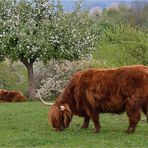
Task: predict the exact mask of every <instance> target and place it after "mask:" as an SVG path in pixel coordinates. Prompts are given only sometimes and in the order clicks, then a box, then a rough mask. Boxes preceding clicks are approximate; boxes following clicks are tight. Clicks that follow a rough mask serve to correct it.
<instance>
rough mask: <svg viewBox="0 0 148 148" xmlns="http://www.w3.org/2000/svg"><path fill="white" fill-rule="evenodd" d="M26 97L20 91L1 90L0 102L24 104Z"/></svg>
mask: <svg viewBox="0 0 148 148" xmlns="http://www.w3.org/2000/svg"><path fill="white" fill-rule="evenodd" d="M26 100H27V99H26V97H25V96H24V95H23V94H22V93H21V92H20V91H9V90H4V89H0V102H23V101H26Z"/></svg>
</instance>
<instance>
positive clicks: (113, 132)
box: [0, 102, 148, 148]
mask: <svg viewBox="0 0 148 148" xmlns="http://www.w3.org/2000/svg"><path fill="white" fill-rule="evenodd" d="M47 112H48V107H46V106H44V105H43V104H41V103H40V102H25V103H1V104H0V148H9V147H10V148H16V147H19V148H21V147H25V148H32V147H35V148H128V147H130V148H131V147H132V148H147V147H148V124H147V123H146V120H145V116H144V115H143V114H142V120H141V121H140V122H139V124H138V126H137V130H136V131H135V133H134V134H131V135H127V134H125V133H124V132H123V131H124V130H125V129H126V128H127V124H128V119H127V117H126V114H122V115H112V114H101V116H100V122H101V125H102V129H101V131H100V133H98V134H95V133H93V131H92V128H93V124H92V123H90V127H89V128H88V129H87V130H84V129H83V130H82V129H80V126H81V124H82V118H79V117H74V118H73V120H72V122H71V125H70V127H69V128H68V129H66V130H65V131H63V132H54V131H53V130H52V129H51V127H50V126H49V125H48V119H47Z"/></svg>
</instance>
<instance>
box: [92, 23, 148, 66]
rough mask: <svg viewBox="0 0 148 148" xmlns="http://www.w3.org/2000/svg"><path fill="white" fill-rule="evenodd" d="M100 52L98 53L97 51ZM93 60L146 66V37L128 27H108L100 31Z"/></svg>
mask: <svg viewBox="0 0 148 148" xmlns="http://www.w3.org/2000/svg"><path fill="white" fill-rule="evenodd" d="M99 50H100V51H99ZM99 50H98V51H97V52H96V53H95V54H94V57H95V58H99V57H100V56H101V55H99V54H102V56H101V57H102V58H104V59H105V60H109V62H111V63H112V62H113V63H117V65H127V64H136V63H141V64H145V65H146V64H148V35H147V33H145V32H143V31H141V30H140V28H138V27H137V28H133V27H131V26H130V25H123V24H120V25H118V24H117V25H108V26H106V27H104V30H102V32H101V35H100V40H99Z"/></svg>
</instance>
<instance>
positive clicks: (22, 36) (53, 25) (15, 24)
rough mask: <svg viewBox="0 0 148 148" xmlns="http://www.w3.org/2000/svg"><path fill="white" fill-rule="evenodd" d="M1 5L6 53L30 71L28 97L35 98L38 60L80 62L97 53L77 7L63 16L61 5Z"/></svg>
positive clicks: (39, 1) (44, 0)
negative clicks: (86, 56)
mask: <svg viewBox="0 0 148 148" xmlns="http://www.w3.org/2000/svg"><path fill="white" fill-rule="evenodd" d="M0 2H1V4H0V5H1V7H0V11H1V14H0V15H1V18H2V20H1V23H2V25H1V26H2V27H3V29H2V33H1V38H2V44H1V49H2V52H3V54H5V56H7V57H8V58H10V59H11V60H13V61H14V60H19V61H21V62H22V63H23V64H24V65H25V67H26V68H27V71H28V80H29V96H30V98H31V99H34V98H35V86H34V71H33V64H34V62H36V61H38V60H43V61H47V60H49V59H52V58H55V59H69V60H73V59H80V58H81V57H83V56H84V55H86V54H89V53H90V52H91V51H92V50H94V49H95V48H94V40H95V38H96V36H95V34H94V32H92V31H91V23H90V21H89V19H88V15H87V14H86V13H81V12H80V7H79V6H78V7H76V9H75V10H74V12H72V13H64V11H63V9H62V5H61V4H60V2H58V3H57V4H55V3H54V1H50V3H49V2H48V0H32V1H27V0H20V1H19V2H16V1H15V0H6V1H0Z"/></svg>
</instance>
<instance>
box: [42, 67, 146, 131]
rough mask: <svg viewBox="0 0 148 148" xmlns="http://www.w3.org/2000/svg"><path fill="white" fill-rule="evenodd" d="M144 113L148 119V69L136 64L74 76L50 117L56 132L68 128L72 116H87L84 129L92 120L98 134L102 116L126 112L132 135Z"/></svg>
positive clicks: (91, 70) (86, 71) (85, 72)
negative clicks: (103, 114) (101, 114)
mask: <svg viewBox="0 0 148 148" xmlns="http://www.w3.org/2000/svg"><path fill="white" fill-rule="evenodd" d="M40 99H41V101H43V100H42V98H41V97H40ZM46 104H47V103H46ZM141 110H142V111H143V112H144V113H145V115H146V116H147V119H148V67H146V66H143V65H133V66H125V67H120V68H115V69H88V70H84V71H80V72H77V73H75V74H74V75H73V76H72V78H71V79H70V81H69V83H68V85H67V86H66V87H65V89H64V91H63V93H62V94H61V95H60V96H59V97H58V98H57V99H56V101H55V103H54V104H53V106H52V107H51V109H50V111H49V113H48V117H49V121H50V123H51V124H52V127H53V128H54V129H55V130H56V131H61V130H63V129H64V128H67V127H68V126H69V124H70V122H71V120H72V117H73V115H78V116H80V117H84V123H83V125H82V128H87V127H88V125H89V120H90V119H91V120H92V121H93V123H94V129H95V132H98V131H99V130H100V127H101V126H100V122H99V114H100V113H115V114H120V113H123V112H124V111H125V112H126V113H127V116H128V118H129V126H128V128H127V130H126V132H127V133H133V132H134V130H135V128H136V125H137V123H138V121H139V120H140V112H141Z"/></svg>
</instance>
